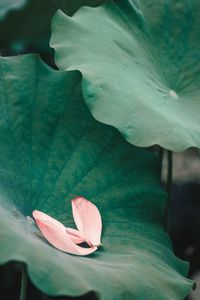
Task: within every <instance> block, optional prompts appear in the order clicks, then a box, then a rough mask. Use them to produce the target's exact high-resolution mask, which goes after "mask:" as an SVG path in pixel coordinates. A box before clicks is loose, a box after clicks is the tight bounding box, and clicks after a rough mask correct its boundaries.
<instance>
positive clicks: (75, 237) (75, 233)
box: [66, 227, 85, 244]
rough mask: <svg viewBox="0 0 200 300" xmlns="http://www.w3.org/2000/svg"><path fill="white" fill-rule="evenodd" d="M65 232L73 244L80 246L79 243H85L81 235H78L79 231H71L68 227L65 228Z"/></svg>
mask: <svg viewBox="0 0 200 300" xmlns="http://www.w3.org/2000/svg"><path fill="white" fill-rule="evenodd" d="M66 231H67V234H68V236H69V238H70V239H71V241H72V242H73V243H75V244H81V243H83V242H85V238H84V236H83V235H82V233H80V231H78V230H76V229H73V228H69V227H66Z"/></svg>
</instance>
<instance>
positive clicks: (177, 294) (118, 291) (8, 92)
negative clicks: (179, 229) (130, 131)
mask: <svg viewBox="0 0 200 300" xmlns="http://www.w3.org/2000/svg"><path fill="white" fill-rule="evenodd" d="M0 70H1V73H0V80H1V83H2V84H1V85H0V245H1V247H0V264H4V263H6V262H8V261H21V262H24V263H26V265H27V270H28V274H29V276H30V279H31V280H32V282H33V283H34V284H35V285H36V286H37V287H38V288H39V289H40V290H42V291H43V292H44V293H46V294H49V295H69V296H78V295H83V294H86V293H87V292H89V291H94V292H95V294H96V295H97V297H98V299H103V300H112V299H114V300H124V299H139V300H141V299H142V300H146V299H159V300H172V299H173V300H180V299H183V298H184V297H185V296H186V295H187V294H188V292H189V290H190V289H191V287H192V282H191V281H190V280H189V279H187V278H186V277H185V276H186V275H187V272H188V264H187V263H186V262H183V261H181V260H180V259H178V258H176V257H175V256H174V254H173V252H172V246H171V242H170V240H169V237H168V235H167V234H166V233H165V231H164V229H163V225H162V224H163V215H164V208H165V203H166V194H165V192H164V191H163V188H162V187H161V185H160V179H159V173H160V164H159V160H158V159H157V157H156V156H155V154H154V153H151V152H150V151H146V150H143V149H140V148H137V147H134V146H132V145H130V144H129V143H127V142H126V141H125V140H124V139H123V137H122V136H121V134H120V133H119V132H118V131H117V130H116V129H115V128H113V127H111V126H107V125H104V124H101V123H99V122H97V121H96V120H95V119H93V117H92V116H91V114H90V112H89V110H88V108H87V106H86V104H85V101H84V100H83V97H82V93H81V75H80V73H79V72H74V71H73V72H60V71H55V70H52V69H50V68H49V67H48V66H46V65H45V64H44V63H43V62H42V61H41V60H40V59H39V57H38V56H37V55H25V56H19V57H12V58H0ZM77 195H84V197H85V198H86V199H90V201H91V202H92V203H93V204H94V205H96V206H97V207H98V209H99V212H100V214H101V216H102V219H103V232H102V241H101V242H102V244H103V247H100V248H99V250H98V251H95V252H94V253H93V254H91V255H90V256H88V257H79V256H73V255H70V254H67V253H64V252H61V251H59V250H57V249H55V248H53V247H52V246H51V245H49V244H48V243H47V242H46V241H45V240H44V238H42V237H41V234H40V232H39V230H38V228H37V226H35V224H34V222H32V221H31V219H30V217H31V215H32V211H33V210H39V211H42V212H44V213H46V214H48V215H50V216H52V217H53V218H55V219H57V220H58V221H59V222H62V223H63V224H64V226H65V227H70V228H76V226H75V224H74V221H73V217H72V212H71V199H73V198H75V197H76V196H77ZM27 216H28V217H27ZM76 222H77V220H76ZM77 224H78V222H77ZM79 225H80V224H79Z"/></svg>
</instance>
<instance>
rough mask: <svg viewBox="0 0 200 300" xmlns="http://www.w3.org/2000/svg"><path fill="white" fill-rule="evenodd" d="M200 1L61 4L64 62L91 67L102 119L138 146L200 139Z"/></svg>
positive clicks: (58, 46) (91, 97)
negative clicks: (69, 11) (65, 8)
mask: <svg viewBox="0 0 200 300" xmlns="http://www.w3.org/2000/svg"><path fill="white" fill-rule="evenodd" d="M199 27H200V2H199V1H198V0H191V1H187V0H183V1H179V0H167V1H160V0H148V1H147V0H141V1H136V0H115V1H114V0H113V1H108V2H107V3H106V4H104V5H103V6H101V7H98V8H95V9H91V8H81V9H80V10H79V11H78V12H77V13H76V14H75V15H74V16H73V17H72V18H71V17H67V16H65V15H64V14H63V13H62V12H58V13H57V14H56V16H55V19H54V21H53V26H52V28H53V36H52V40H51V45H52V46H53V47H54V48H55V50H56V62H57V64H58V66H59V67H60V68H61V69H62V70H67V69H70V70H74V69H78V70H80V71H81V72H82V74H83V92H84V97H85V100H86V102H87V104H88V106H89V108H90V110H91V112H92V114H93V116H94V117H95V118H96V119H98V120H99V121H101V122H103V123H106V124H110V125H114V126H115V127H117V128H118V129H119V130H120V131H121V133H122V134H123V135H124V137H125V138H126V139H127V140H128V141H129V142H130V143H132V144H134V145H137V146H149V145H153V144H159V145H161V146H163V147H165V148H167V149H170V150H174V151H181V150H184V149H185V148H188V147H190V146H196V147H200V126H199V122H200V101H199V94H200V40H199Z"/></svg>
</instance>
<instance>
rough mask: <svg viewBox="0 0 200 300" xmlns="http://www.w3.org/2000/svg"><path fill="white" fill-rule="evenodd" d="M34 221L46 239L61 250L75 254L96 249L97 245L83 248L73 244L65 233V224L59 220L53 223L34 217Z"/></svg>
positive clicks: (89, 252) (86, 252)
mask: <svg viewBox="0 0 200 300" xmlns="http://www.w3.org/2000/svg"><path fill="white" fill-rule="evenodd" d="M36 223H37V225H38V227H39V229H40V230H41V232H42V234H43V236H44V237H45V238H46V239H47V241H48V242H49V243H50V244H52V245H53V246H54V247H55V248H57V249H59V250H61V251H64V252H67V253H71V254H76V255H88V254H91V253H92V252H94V251H95V250H96V249H97V247H93V248H83V247H80V246H77V245H76V244H74V243H73V242H72V241H71V239H70V237H69V236H68V234H67V233H66V229H65V226H64V225H62V224H61V223H60V222H58V223H59V224H55V223H54V224H53V223H52V222H49V221H47V220H41V219H36ZM61 225H62V226H61Z"/></svg>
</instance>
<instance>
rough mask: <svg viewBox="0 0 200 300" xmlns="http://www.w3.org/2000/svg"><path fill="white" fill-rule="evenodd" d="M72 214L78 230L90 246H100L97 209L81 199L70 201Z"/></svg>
mask: <svg viewBox="0 0 200 300" xmlns="http://www.w3.org/2000/svg"><path fill="white" fill-rule="evenodd" d="M72 213H73V217H74V221H75V224H76V226H77V228H78V230H79V231H80V232H81V233H82V235H83V236H84V237H85V239H86V242H87V243H88V244H89V245H90V246H99V245H101V231H102V220H101V215H100V213H99V210H98V208H97V207H96V206H95V205H94V204H93V203H91V202H90V201H88V200H86V199H85V198H83V197H77V198H75V199H73V200H72Z"/></svg>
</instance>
